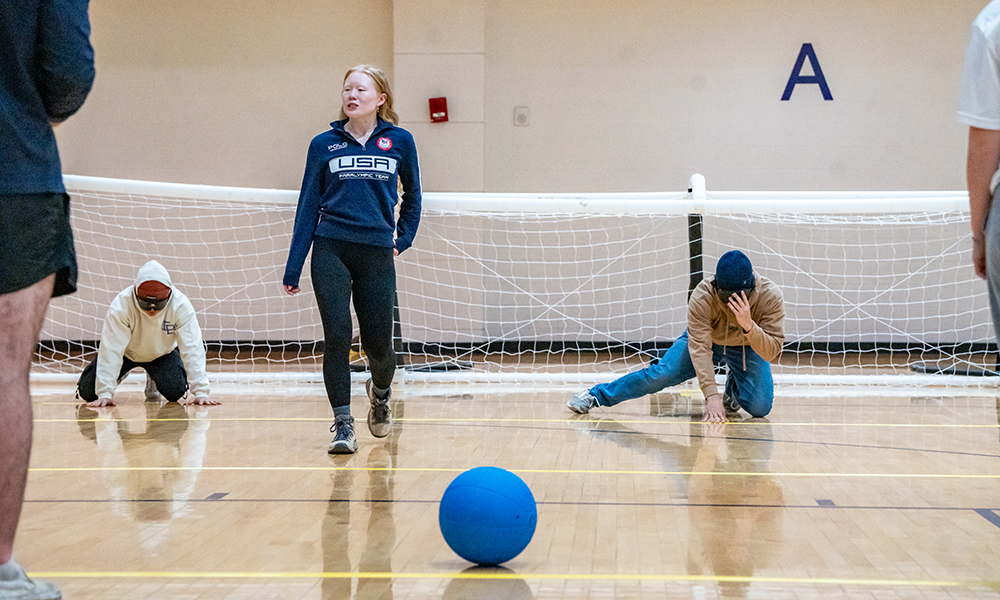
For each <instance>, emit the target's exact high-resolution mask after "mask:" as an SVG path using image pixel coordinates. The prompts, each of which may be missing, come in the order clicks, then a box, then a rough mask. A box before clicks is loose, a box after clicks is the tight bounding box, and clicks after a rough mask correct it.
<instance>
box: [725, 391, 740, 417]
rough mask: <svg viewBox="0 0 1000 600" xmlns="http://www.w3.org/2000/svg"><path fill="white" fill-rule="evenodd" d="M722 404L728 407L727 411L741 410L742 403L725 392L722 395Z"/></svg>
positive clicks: (735, 411)
mask: <svg viewBox="0 0 1000 600" xmlns="http://www.w3.org/2000/svg"><path fill="white" fill-rule="evenodd" d="M722 406H724V407H725V408H726V412H727V413H738V412H740V403H739V402H737V401H736V400H734V399H732V398H730V397H729V396H727V395H725V394H723V395H722Z"/></svg>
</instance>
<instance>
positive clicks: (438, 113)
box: [429, 97, 448, 123]
mask: <svg viewBox="0 0 1000 600" xmlns="http://www.w3.org/2000/svg"><path fill="white" fill-rule="evenodd" d="M429 102H430V105H431V123H444V122H445V121H447V120H448V99H447V98H444V97H441V98H431V99H430V100H429Z"/></svg>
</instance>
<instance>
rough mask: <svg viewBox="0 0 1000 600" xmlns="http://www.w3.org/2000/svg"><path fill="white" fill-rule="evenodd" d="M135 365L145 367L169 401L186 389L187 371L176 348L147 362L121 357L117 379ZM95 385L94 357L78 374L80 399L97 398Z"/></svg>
mask: <svg viewBox="0 0 1000 600" xmlns="http://www.w3.org/2000/svg"><path fill="white" fill-rule="evenodd" d="M136 367H142V368H143V369H145V371H146V374H147V375H148V376H149V377H150V378H151V379H152V380H153V383H155V384H156V391H158V392H160V394H162V395H163V397H164V398H166V399H167V400H169V401H170V402H177V401H178V400H180V399H181V398H183V397H184V393H185V392H187V390H188V382H187V371H186V370H184V361H182V360H181V353H180V350H178V349H177V348H174V349H173V350H171V351H170V352H168V353H166V354H164V355H163V356H161V357H159V358H157V359H154V360H152V361H150V362H147V363H137V362H135V361H132V360H129V359H127V358H125V357H122V370H121V372H120V373H119V374H118V381H121V380H122V379H124V378H125V376H126V375H128V372H129V371H131V370H132V369H134V368H136ZM96 386H97V359H96V358H95V359H94V361H93V362H91V363H90V364H89V365H87V368H86V369H84V370H83V374H81V375H80V380H79V381H78V382H77V383H76V391H77V394H78V395H79V396H80V399H81V400H84V401H85V402H93V401H94V400H97V392H96V391H95V389H94V388H95V387H96Z"/></svg>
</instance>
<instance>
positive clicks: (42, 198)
mask: <svg viewBox="0 0 1000 600" xmlns="http://www.w3.org/2000/svg"><path fill="white" fill-rule="evenodd" d="M53 273H55V275H56V282H55V287H54V288H53V290H52V297H53V298H54V297H56V296H64V295H66V294H71V293H73V292H75V291H76V277H77V267H76V250H75V249H74V248H73V230H72V229H70V224H69V196H67V195H66V194H14V195H6V196H0V294H9V293H11V292H16V291H18V290H23V289H25V288H28V287H31V286H32V285H34V284H36V283H38V282H39V281H41V280H43V279H45V278H46V277H48V276H49V275H52V274H53Z"/></svg>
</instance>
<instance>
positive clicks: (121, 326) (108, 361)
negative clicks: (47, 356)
mask: <svg viewBox="0 0 1000 600" xmlns="http://www.w3.org/2000/svg"><path fill="white" fill-rule="evenodd" d="M136 367H142V368H143V369H145V371H146V382H147V385H146V398H147V399H154V398H156V393H157V392H158V393H159V394H162V395H163V397H164V398H166V399H167V400H168V401H170V402H177V401H180V400H181V399H182V398H183V397H185V394H186V393H187V391H188V390H189V389H190V391H191V394H190V396H188V398H190V399H189V400H186V401H185V402H183V403H184V404H219V402H217V401H215V400H212V399H210V398H209V396H208V393H209V385H208V373H207V372H206V371H205V346H204V344H203V343H202V340H201V327H199V326H198V319H197V317H196V316H195V312H194V307H193V306H191V301H190V300H188V298H187V296H185V295H184V294H183V293H181V291H180V290H177V289H175V288H174V286H173V284H172V283H171V281H170V274H169V273H167V270H166V269H165V268H164V267H163V265H161V264H160V263H158V262H156V261H155V260H151V261H149V262H147V263H146V264H144V265H143V266H142V268H140V269H139V274H138V275H137V276H136V278H135V284H134V285H130V286H129V287H127V288H126V289H124V290H122V291H121V293H119V294H118V296H116V297H115V299H114V300H113V301H112V302H111V307H110V308H109V309H108V314H107V316H106V317H105V319H104V329H103V330H102V331H101V345H100V348H99V349H98V352H97V358H96V359H94V362H92V363H90V365H89V366H87V368H86V369H84V371H83V374H82V375H80V380H79V382H78V383H77V394H78V395H79V397H80V398H81V399H83V400H85V401H86V402H87V403H88V405H89V406H114V401H113V400H112V398H113V396H114V393H115V388H116V387H118V383H119V382H121V380H122V379H124V378H125V376H126V375H128V372H129V371H131V370H132V369H134V368H136ZM150 383H152V384H155V388H154V387H153V386H152V385H150ZM192 397H193V398H192Z"/></svg>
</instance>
